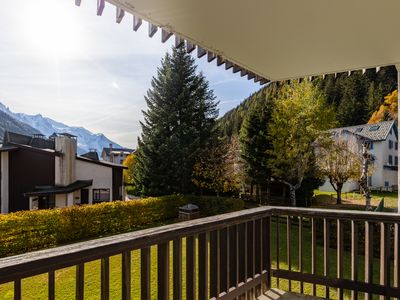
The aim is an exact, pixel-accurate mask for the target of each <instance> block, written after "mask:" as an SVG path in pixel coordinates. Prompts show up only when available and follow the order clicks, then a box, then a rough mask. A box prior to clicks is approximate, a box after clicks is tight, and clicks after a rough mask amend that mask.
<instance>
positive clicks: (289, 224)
mask: <svg viewBox="0 0 400 300" xmlns="http://www.w3.org/2000/svg"><path fill="white" fill-rule="evenodd" d="M291 249H292V219H291V216H287V218H286V250H287V264H288V270H289V272H290V271H292V252H291ZM288 288H289V292H291V291H292V281H291V280H290V279H289V282H288Z"/></svg>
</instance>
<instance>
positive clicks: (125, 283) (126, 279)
mask: <svg viewBox="0 0 400 300" xmlns="http://www.w3.org/2000/svg"><path fill="white" fill-rule="evenodd" d="M130 299H131V252H130V251H126V252H123V253H122V300H130Z"/></svg>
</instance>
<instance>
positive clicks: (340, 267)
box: [337, 219, 343, 300]
mask: <svg viewBox="0 0 400 300" xmlns="http://www.w3.org/2000/svg"><path fill="white" fill-rule="evenodd" d="M337 278H338V279H342V278H343V222H342V221H341V220H340V219H338V220H337ZM338 299H339V300H341V299H343V289H342V288H338Z"/></svg>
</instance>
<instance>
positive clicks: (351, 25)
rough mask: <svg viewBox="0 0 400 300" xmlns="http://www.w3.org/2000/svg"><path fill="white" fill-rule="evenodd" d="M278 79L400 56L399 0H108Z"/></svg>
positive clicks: (366, 65)
mask: <svg viewBox="0 0 400 300" xmlns="http://www.w3.org/2000/svg"><path fill="white" fill-rule="evenodd" d="M107 1H108V2H111V3H113V4H115V5H117V6H119V7H120V8H123V9H124V10H125V11H127V12H130V13H132V14H135V15H136V16H139V17H141V18H142V19H144V20H146V21H149V22H151V23H152V24H154V25H157V26H159V27H162V28H164V29H166V30H169V31H170V32H173V33H175V34H178V35H179V36H181V37H183V38H185V39H187V40H189V41H191V42H193V43H195V44H197V45H199V46H201V47H202V48H204V49H206V50H209V51H212V52H214V53H217V54H219V55H220V56H222V57H223V58H224V59H227V60H229V61H231V62H233V63H235V64H237V65H239V66H240V67H243V68H245V69H247V70H249V71H251V72H253V73H255V74H257V75H259V76H261V77H264V78H267V79H270V80H284V79H291V78H298V77H304V76H312V75H321V74H329V73H336V72H343V71H349V70H358V69H364V68H365V69H366V68H373V67H378V66H385V65H393V64H399V63H400V30H399V28H400V1H399V0H380V1H377V0H246V1H238V0H236V1H232V0H201V1H194V0H107Z"/></svg>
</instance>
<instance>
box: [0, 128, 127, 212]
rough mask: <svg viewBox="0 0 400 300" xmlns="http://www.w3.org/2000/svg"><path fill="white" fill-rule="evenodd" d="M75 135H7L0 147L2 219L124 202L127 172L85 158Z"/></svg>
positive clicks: (108, 164)
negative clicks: (13, 214)
mask: <svg viewBox="0 0 400 300" xmlns="http://www.w3.org/2000/svg"><path fill="white" fill-rule="evenodd" d="M76 149H77V140H76V137H75V136H72V135H70V134H57V135H52V136H51V137H50V138H49V139H47V138H45V137H44V136H43V135H35V136H26V135H21V134H16V133H12V132H6V133H5V135H4V139H3V145H2V146H1V147H0V158H1V159H0V171H1V181H0V195H1V198H0V207H1V213H8V212H16V211H20V210H30V209H45V208H55V207H65V206H72V205H79V204H92V203H99V202H106V201H113V200H121V199H124V195H123V191H124V188H123V174H122V171H123V168H124V167H122V166H121V165H117V164H113V163H109V162H103V161H100V160H99V159H98V156H97V157H96V156H95V155H94V154H93V153H92V152H89V153H87V154H85V155H82V156H79V155H77V152H76Z"/></svg>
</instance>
